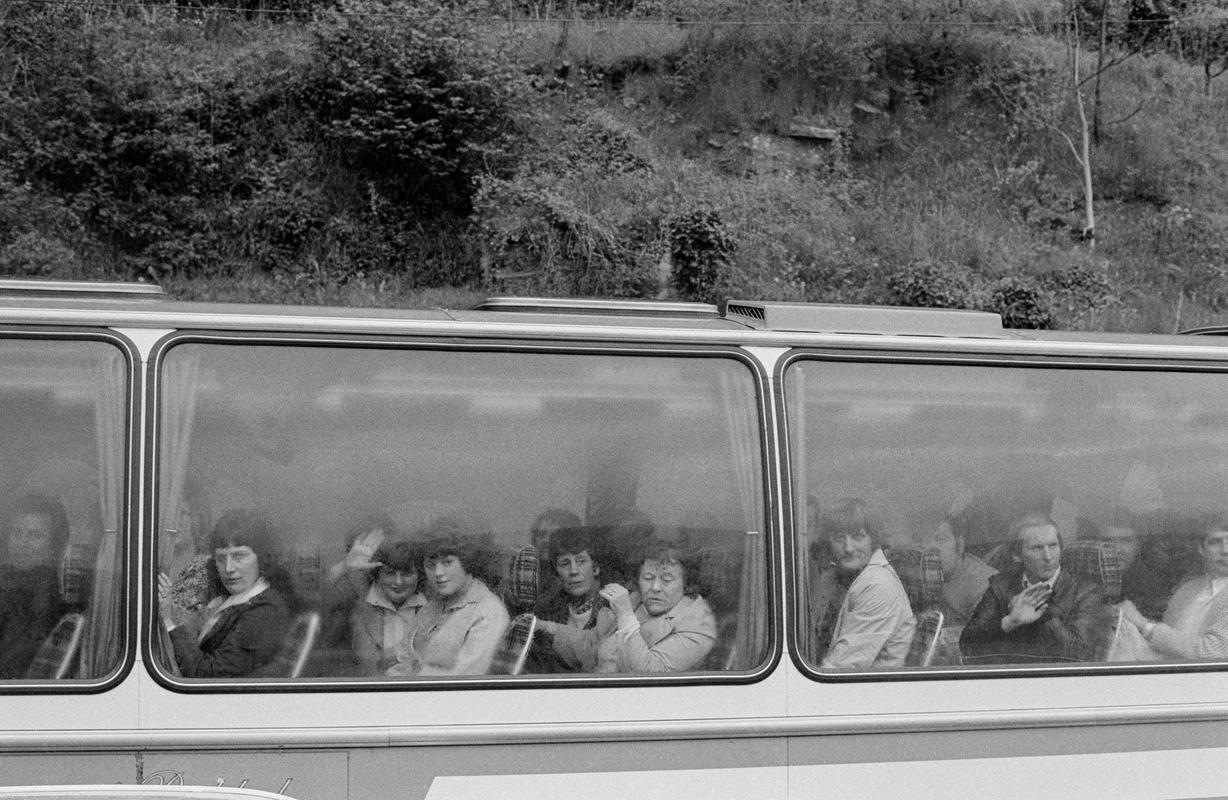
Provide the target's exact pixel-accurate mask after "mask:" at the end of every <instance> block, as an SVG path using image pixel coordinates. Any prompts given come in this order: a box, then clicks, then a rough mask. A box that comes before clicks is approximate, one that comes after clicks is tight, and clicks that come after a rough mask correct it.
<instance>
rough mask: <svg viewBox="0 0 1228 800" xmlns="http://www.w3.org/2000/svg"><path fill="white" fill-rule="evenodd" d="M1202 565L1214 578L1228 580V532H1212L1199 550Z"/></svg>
mask: <svg viewBox="0 0 1228 800" xmlns="http://www.w3.org/2000/svg"><path fill="white" fill-rule="evenodd" d="M1198 549H1199V551H1200V552H1201V553H1202V563H1203V566H1204V567H1206V570H1207V574H1208V575H1210V576H1211V577H1212V578H1228V531H1212V532H1211V533H1208V534H1207V535H1206V536H1204V537H1203V539H1202V545H1201V546H1200V547H1199V548H1198Z"/></svg>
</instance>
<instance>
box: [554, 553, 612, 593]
mask: <svg viewBox="0 0 1228 800" xmlns="http://www.w3.org/2000/svg"><path fill="white" fill-rule="evenodd" d="M554 571H555V572H557V573H558V575H559V580H561V581H562V582H563V590H564V591H565V592H567V593H568V594H569V595H571V596H572V597H588V596H589V595H590V594H592V592H593V591H595V590H596V588H597V576H598V575H600V574H601V568H600V567H598V566H597V565H596V564H594V563H593V559H592V557H591V556H589V554H588V551H587V550H581V551H580V552H579V553H563V554H562V555H560V556H559V557H558V558H556V559H555V560H554Z"/></svg>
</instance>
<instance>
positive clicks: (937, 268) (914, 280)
mask: <svg viewBox="0 0 1228 800" xmlns="http://www.w3.org/2000/svg"><path fill="white" fill-rule="evenodd" d="M972 285H973V281H972V279H971V276H969V275H968V272H967V270H966V269H963V268H961V267H959V266H957V265H955V264H949V263H934V262H930V261H922V262H919V263H915V264H909V265H907V266H905V267H902V268H900V269H898V270H896V271H894V272H892V273H891V274H890V275H888V277H887V286H888V288H889V289H890V290H891V292H892V293H893V294H894V295H895V301H896V302H897V303H899V304H900V305H903V306H917V307H921V308H972V307H974V306H975V302H974V300H973V296H972Z"/></svg>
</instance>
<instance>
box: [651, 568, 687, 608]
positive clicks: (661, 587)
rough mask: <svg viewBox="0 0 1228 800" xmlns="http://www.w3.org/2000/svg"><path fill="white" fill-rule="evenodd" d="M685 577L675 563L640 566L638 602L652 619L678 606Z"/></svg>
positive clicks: (684, 587)
mask: <svg viewBox="0 0 1228 800" xmlns="http://www.w3.org/2000/svg"><path fill="white" fill-rule="evenodd" d="M685 577H686V576H685V575H684V574H683V569H682V565H681V564H679V563H677V562H669V563H662V562H660V561H645V562H644V563H643V564H641V565H640V580H639V583H640V601H641V602H642V603H643V604H644V610H645V611H647V612H648V613H649V614H650V615H652V616H654V617H659V616H661V615H662V614H665V613H667V612H668V611H670V610H671V609H672V608H673V607H674V606H676V605H678V601H679V600H681V599H682V595H683V594H684V590H685V589H686V582H685V580H684V578H685Z"/></svg>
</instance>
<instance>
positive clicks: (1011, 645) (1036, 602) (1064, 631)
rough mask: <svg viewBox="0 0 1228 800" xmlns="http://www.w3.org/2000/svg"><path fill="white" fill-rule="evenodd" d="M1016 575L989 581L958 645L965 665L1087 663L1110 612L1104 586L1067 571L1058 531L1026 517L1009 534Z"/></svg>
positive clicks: (1051, 524) (1044, 520) (1034, 517)
mask: <svg viewBox="0 0 1228 800" xmlns="http://www.w3.org/2000/svg"><path fill="white" fill-rule="evenodd" d="M1010 541H1011V550H1012V552H1011V556H1012V560H1013V562H1014V564H1015V569H1008V570H1006V571H1004V572H1000V573H998V574H997V575H994V576H993V577H991V578H990V579H989V588H988V589H986V590H985V594H984V596H983V597H982V598H981V602H980V603H978V604H977V607H976V609H975V610H974V611H973V612H972V618H971V619H970V620H969V621H968V624H967V625H966V626H965V627H964V630H963V633H962V634H961V636H960V639H959V646H960V650H961V652H962V653H963V656H964V659H965V663H978V664H984V663H999V664H1011V663H1027V662H1045V661H1087V660H1090V659H1091V658H1093V657H1094V654H1095V649H1096V645H1097V639H1098V636H1097V631H1098V630H1099V628H1100V626H1101V624H1102V623H1103V621H1104V619H1105V614H1106V607H1105V605H1104V598H1103V595H1102V593H1101V590H1100V586H1099V585H1098V584H1096V583H1093V582H1091V581H1087V580H1085V579H1083V578H1080V577H1078V576H1077V575H1074V574H1073V573H1070V572H1068V571H1067V572H1063V571H1062V567H1061V558H1062V540H1061V535H1060V534H1059V533H1058V529H1057V525H1056V524H1055V523H1054V522H1053V520H1052V519H1050V518H1049V517H1047V516H1045V515H1043V514H1028V515H1026V516H1024V517H1023V518H1021V519H1019V520H1018V521H1016V522H1015V523H1014V524H1013V525H1012V526H1011V540H1010Z"/></svg>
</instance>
